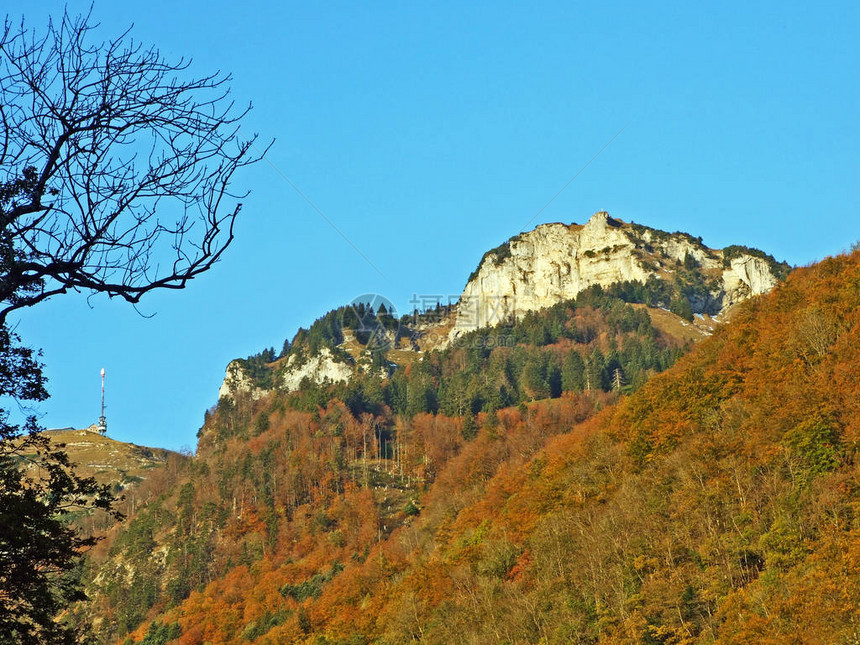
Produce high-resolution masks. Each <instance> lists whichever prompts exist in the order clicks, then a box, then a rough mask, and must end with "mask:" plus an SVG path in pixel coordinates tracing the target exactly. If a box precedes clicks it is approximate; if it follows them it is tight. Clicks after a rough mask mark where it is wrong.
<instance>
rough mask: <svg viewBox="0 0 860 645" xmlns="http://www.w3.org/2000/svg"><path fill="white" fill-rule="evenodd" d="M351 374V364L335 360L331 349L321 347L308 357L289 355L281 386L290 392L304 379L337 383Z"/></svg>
mask: <svg viewBox="0 0 860 645" xmlns="http://www.w3.org/2000/svg"><path fill="white" fill-rule="evenodd" d="M352 374H353V367H352V365H350V364H349V363H345V362H342V361H338V360H336V359H335V356H334V355H333V354H332V352H331V350H330V349H329V348H328V347H323V348H322V349H321V350H320V351H319V353H317V354H315V355H313V356H311V357H310V358H301V357H300V355H296V354H293V355H291V356H290V358H289V359H288V360H287V365H286V368H285V369H284V373H283V377H282V379H281V386H282V387H283V388H284V389H285V390H286V391H287V392H292V391H295V390H298V389H299V387H300V386H301V384H302V381H304V380H305V379H310V380H311V381H313V382H314V383H326V382H329V383H338V382H342V381H348V380H349V378H350V377H351V376H352Z"/></svg>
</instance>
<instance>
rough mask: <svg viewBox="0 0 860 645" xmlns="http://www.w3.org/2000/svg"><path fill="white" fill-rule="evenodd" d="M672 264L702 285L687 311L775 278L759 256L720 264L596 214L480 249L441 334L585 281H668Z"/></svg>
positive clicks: (714, 253)
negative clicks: (690, 270)
mask: <svg viewBox="0 0 860 645" xmlns="http://www.w3.org/2000/svg"><path fill="white" fill-rule="evenodd" d="M679 265H681V266H688V267H690V266H695V267H696V270H697V271H698V272H699V273H700V274H701V276H702V278H703V279H704V280H707V281H708V284H709V287H708V289H707V290H705V291H704V292H703V293H701V294H699V295H697V296H694V297H691V298H690V304H691V306H692V308H693V311H694V312H708V313H718V312H721V311H723V310H725V309H726V308H728V307H729V306H731V305H733V304H735V303H737V302H739V301H741V300H743V299H745V298H748V297H750V296H752V295H756V294H759V293H764V292H766V291H769V290H770V289H772V288H773V286H774V285H775V284H776V283H777V281H778V278H777V276H776V275H774V273H773V272H772V270H771V266H770V264H769V263H768V261H767V260H765V259H763V258H761V257H755V256H752V255H748V254H743V253H741V254H738V255H737V256H736V257H732V259H731V261H730V262H727V261H725V260H724V254H723V252H722V251H720V250H717V249H709V248H708V247H706V246H704V245H703V244H702V243H701V239H699V238H693V237H691V236H689V235H686V234H683V233H674V234H668V233H664V232H662V231H657V230H654V229H650V228H646V227H643V226H636V225H633V224H627V223H624V222H622V221H620V220H616V219H613V218H611V217H610V216H609V215H608V214H607V213H605V212H599V213H595V214H594V215H593V216H592V217H591V218H590V219H589V220H588V222H587V223H586V224H584V225H577V224H570V225H567V224H544V225H541V226H538V227H537V228H536V229H534V230H533V231H530V232H528V233H523V234H521V235H518V236H516V237H514V238H512V239H511V240H509V241H508V242H506V243H505V244H503V245H502V246H501V247H499V248H497V249H494V250H493V251H490V252H488V253H487V254H486V255H485V256H484V258H483V259H482V261H481V264H480V266H479V267H478V270H477V271H476V273H475V274H473V276H472V277H471V278H470V280H469V282H468V284H467V285H466V287H465V289H464V290H463V293H462V295H461V297H460V304H459V307H458V313H457V321H456V323H455V325H454V328H453V330H452V331H451V333H450V336H449V339H451V340H453V339H454V338H456V337H458V336H459V335H461V334H463V333H465V332H467V331H469V330H471V329H475V328H479V327H485V326H489V325H494V324H498V323H500V322H503V321H505V320H508V319H511V318H514V317H520V316H522V315H523V314H524V313H526V312H528V311H534V310H537V309H542V308H545V307H550V306H552V305H554V304H556V303H558V302H562V301H564V300H569V299H571V298H575V297H576V296H577V295H578V294H579V293H580V292H582V291H583V290H585V289H587V288H588V287H590V286H592V285H601V286H604V287H605V286H609V285H611V284H614V283H618V282H625V281H633V280H636V281H640V282H646V281H647V280H648V279H649V278H651V277H657V278H659V279H669V280H671V279H672V274H673V273H675V271H677V270H679V268H678V267H679ZM726 265H728V266H726Z"/></svg>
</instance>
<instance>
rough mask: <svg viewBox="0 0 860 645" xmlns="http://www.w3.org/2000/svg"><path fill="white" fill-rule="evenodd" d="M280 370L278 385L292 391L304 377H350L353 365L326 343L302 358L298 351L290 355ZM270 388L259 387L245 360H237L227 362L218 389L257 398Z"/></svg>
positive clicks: (315, 379)
mask: <svg viewBox="0 0 860 645" xmlns="http://www.w3.org/2000/svg"><path fill="white" fill-rule="evenodd" d="M277 373H278V374H279V375H280V376H279V378H278V379H276V381H275V387H277V388H279V389H282V390H284V391H286V392H293V391H295V390H298V389H299V388H300V386H301V383H302V381H304V380H305V379H310V380H311V381H312V382H314V383H325V382H330V383H336V382H340V381H347V380H349V378H350V377H351V376H352V374H353V367H352V366H351V365H349V364H348V363H344V362H342V361H338V360H337V359H336V358H335V356H334V355H333V354H332V352H331V350H329V349H328V348H327V347H324V348H322V349H321V350H320V351H319V353H317V354H315V355H313V356H311V357H310V358H305V359H301V358H299V356H298V355H296V354H294V355H292V356H290V357H289V358H288V359H287V362H286V364H285V365H283V367H282V368H280V369H278V370H277ZM267 391H269V390H267V389H265V388H261V387H259V386H258V384H257V383H255V381H254V379H252V378H251V376H249V374H248V373H247V371H246V370H245V368H244V366H243V365H242V361H239V360H234V361H230V364H229V365H227V374H226V375H225V376H224V381H223V382H222V383H221V388H220V389H219V390H218V397H219V398H228V399H233V398H235V396H236V395H237V394H242V395H247V396H250V397H251V398H252V399H254V400H257V399H259V398H260V397H262V396H264V395H265V394H266V392H267Z"/></svg>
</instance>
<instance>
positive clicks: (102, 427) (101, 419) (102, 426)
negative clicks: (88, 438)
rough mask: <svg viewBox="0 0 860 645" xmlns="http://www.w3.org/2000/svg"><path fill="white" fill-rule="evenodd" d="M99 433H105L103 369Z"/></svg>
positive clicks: (103, 373)
mask: <svg viewBox="0 0 860 645" xmlns="http://www.w3.org/2000/svg"><path fill="white" fill-rule="evenodd" d="M99 432H100V433H101V434H105V433H106V432H107V419H105V368H102V415H101V416H100V417H99Z"/></svg>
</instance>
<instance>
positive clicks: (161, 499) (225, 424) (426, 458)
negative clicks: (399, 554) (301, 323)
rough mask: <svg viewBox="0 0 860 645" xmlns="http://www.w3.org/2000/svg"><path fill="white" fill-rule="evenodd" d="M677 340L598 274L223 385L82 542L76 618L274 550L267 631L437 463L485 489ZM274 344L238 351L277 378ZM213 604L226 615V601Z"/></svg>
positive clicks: (408, 501) (264, 560) (261, 560)
mask: <svg viewBox="0 0 860 645" xmlns="http://www.w3.org/2000/svg"><path fill="white" fill-rule="evenodd" d="M663 313H665V315H669V314H668V313H666V312H663ZM335 314H338V312H333V314H328V315H326V316H325V317H323V318H322V319H320V321H318V323H315V324H314V325H313V326H312V327H311V328H310V330H308V331H306V332H299V334H297V336H296V338H295V339H293V341H292V342H291V343H288V344H286V348H287V349H286V350H285V353H286V354H287V355H288V356H289V355H295V354H297V353H300V352H303V351H307V352H310V351H311V350H312V349H317V350H318V349H319V347H321V346H329V347H331V346H332V345H330V343H331V342H332V341H333V340H337V339H338V337H337V336H336V335H335V334H336V333H343V332H341V331H340V328H339V327H338V326H336V325H335V324H333V320H342V318H341V317H340V316H338V317H337V318H335ZM320 329H322V330H333V331H331V332H330V333H328V334H326V333H322V332H321V331H320ZM346 333H349V328H348V327H347V332H346ZM327 343H328V344H329V345H327ZM335 346H336V345H335ZM685 347H688V345H686V344H682V343H681V342H680V341H678V340H677V339H675V338H673V337H671V336H668V335H666V334H665V333H663V332H660V331H658V330H657V329H656V328H655V327H654V326H653V325H652V324H651V318H650V315H649V313H648V310H647V309H646V308H644V307H638V308H635V307H634V306H632V305H630V304H628V303H625V302H624V301H622V300H621V299H620V298H619V297H618V295H617V294H610V293H606V292H604V291H603V290H602V289H599V288H597V289H592V290H590V291H589V292H588V293H586V294H583V295H582V296H581V297H580V298H578V299H577V300H576V301H570V302H566V303H562V304H560V305H558V306H556V307H554V308H552V309H549V310H546V311H543V312H536V313H534V314H530V315H528V316H527V317H526V318H525V319H524V320H522V321H520V322H518V323H513V322H512V323H510V324H509V325H506V326H502V327H497V328H493V329H485V330H480V331H476V332H474V333H473V334H472V335H470V336H469V337H467V338H464V339H462V341H461V342H459V343H458V344H457V345H456V346H455V347H450V348H448V349H446V350H444V351H436V352H429V353H426V354H424V355H423V356H421V357H416V358H415V359H414V360H413V361H411V362H409V363H407V364H406V365H405V366H396V365H395V364H393V363H389V362H388V361H387V360H385V357H386V354H385V353H384V352H381V354H382V359H374V361H375V363H376V364H377V365H390V367H389V371H388V376H387V377H384V376H383V374H384V373H382V374H381V373H380V372H379V371H378V370H376V371H372V370H369V371H367V372H365V373H362V372H357V373H356V375H355V376H354V377H353V378H352V379H350V381H349V382H348V383H345V384H310V383H306V384H305V385H306V387H304V388H303V389H302V390H301V391H299V392H283V391H279V390H277V389H273V390H272V391H271V392H270V393H269V394H268V395H267V396H265V397H263V398H261V399H259V400H255V399H254V398H253V397H251V396H242V395H236V396H234V397H231V398H224V399H222V400H221V401H220V403H219V405H218V406H216V407H215V408H214V409H213V410H211V411H209V412H208V413H207V415H206V422H205V423H204V426H203V428H201V431H200V445H199V448H198V454H197V456H196V458H195V459H193V460H192V461H191V462H189V463H188V464H185V465H184V466H183V465H182V464H179V466H180V467H179V468H174V469H171V471H170V472H169V473H167V474H166V475H165V476H168V475H169V477H168V479H169V481H165V480H164V479H160V480H159V481H158V482H153V483H148V482H147V483H144V484H143V485H142V487H141V489H140V490H139V491H138V492H137V494H136V499H139V500H145V501H147V502H148V503H146V504H145V505H144V506H142V507H141V508H140V509H138V510H136V512H134V513H133V514H132V517H131V518H130V520H129V521H127V522H126V523H124V524H123V525H122V526H120V527H117V528H116V529H115V530H114V531H113V532H112V533H111V534H110V535H109V537H108V539H107V540H106V541H105V542H104V543H103V544H102V545H100V547H99V550H98V551H97V552H96V553H94V554H93V555H92V557H91V558H90V560H89V566H90V569H89V570H88V571H87V572H85V574H84V575H85V578H86V579H87V580H88V581H89V586H90V589H91V591H92V592H93V593H94V595H95V598H96V601H95V602H94V603H93V604H92V605H90V606H89V607H80V608H79V609H80V618H81V619H82V620H85V621H87V622H88V623H89V622H92V623H93V624H94V625H95V626H96V628H97V631H98V632H99V633H100V635H101V638H102V640H103V642H111V641H112V639H115V638H117V637H120V638H121V637H123V636H124V635H125V634H127V633H129V632H130V631H133V630H135V629H136V628H137V627H138V626H139V625H140V624H141V622H142V621H146V620H147V619H148V618H150V617H151V616H152V615H153V614H154V613H156V614H157V613H158V612H160V611H164V610H165V609H169V608H170V607H172V606H175V605H180V606H181V604H182V603H183V602H185V603H187V602H192V601H193V598H194V596H193V594H192V592H193V591H198V592H199V591H203V590H204V589H207V588H208V587H207V585H209V583H213V582H214V583H215V584H216V585H217V584H220V583H219V582H215V581H218V580H223V579H225V576H226V577H228V578H229V577H230V576H235V575H237V574H238V573H239V572H240V571H246V570H247V569H248V568H256V567H259V566H268V567H271V569H272V571H271V575H272V576H273V578H272V582H271V584H274V585H275V587H273V589H274V590H275V592H277V594H278V595H277V599H279V600H277V599H276V600H277V602H275V601H274V600H273V601H271V602H269V603H268V604H271V605H272V606H273V607H278V609H277V611H274V610H273V611H270V612H269V613H270V614H271V615H269V614H266V613H265V611H263V614H261V616H259V617H257V618H259V619H260V620H262V621H263V622H262V623H261V622H260V620H257V618H255V620H254V621H253V622H254V625H256V627H249V628H248V629H250V631H249V632H248V633H249V634H254V633H257V632H259V633H260V634H262V633H264V632H266V631H268V629H269V628H270V627H272V626H276V625H278V624H280V623H286V622H288V621H287V618H290V617H293V618H295V617H294V616H293V614H294V613H295V611H297V609H298V608H299V606H300V605H301V603H302V602H304V601H305V600H307V599H308V598H310V597H315V596H317V595H318V594H319V593H320V591H321V590H322V588H323V587H324V586H325V585H326V584H327V583H328V582H329V581H330V580H331V579H333V578H334V577H335V576H336V575H337V574H339V573H340V572H341V569H344V568H345V567H347V565H348V564H350V563H352V564H356V563H360V562H364V561H365V559H366V558H367V557H368V555H369V553H370V550H371V549H372V548H373V547H374V546H375V545H377V544H378V543H380V541H382V540H384V539H385V538H386V537H387V536H389V535H390V534H391V533H392V532H393V531H395V529H397V528H398V527H401V526H405V525H409V524H412V523H414V522H415V521H416V517H417V516H420V515H422V514H423V513H424V511H423V510H422V509H424V508H425V505H426V504H427V501H426V499H429V498H428V495H430V494H431V493H432V491H433V490H434V489H435V488H437V487H439V484H437V482H438V480H439V479H440V478H443V479H445V478H447V480H449V481H450V480H451V478H454V479H457V478H460V477H463V479H462V481H460V482H459V483H458V484H457V485H456V486H454V484H453V483H451V484H449V485H448V487H449V488H451V487H452V486H454V487H455V488H457V490H456V495H459V496H463V499H471V498H472V497H475V496H478V495H480V494H481V493H482V492H483V490H484V485H485V483H486V481H487V480H488V479H489V478H490V477H491V476H492V475H493V474H494V473H495V472H496V470H497V469H498V468H499V466H500V465H501V464H504V463H508V464H513V463H520V462H523V461H524V460H525V459H527V458H528V457H529V456H530V455H532V454H533V453H534V452H535V451H536V450H538V449H540V447H541V446H543V444H544V442H545V441H546V439H547V438H548V437H549V436H551V435H553V434H558V433H560V432H564V431H567V430H569V429H570V428H571V427H573V425H575V424H576V423H578V422H580V421H582V420H584V419H585V418H587V417H588V416H590V415H592V414H593V413H594V412H595V411H596V410H597V409H599V408H600V407H601V406H603V405H606V404H607V403H608V402H610V401H612V400H614V399H616V398H617V397H618V396H619V395H620V394H621V393H622V392H627V391H632V390H634V389H636V388H637V387H640V386H641V384H642V383H644V382H645V381H646V380H647V378H648V376H649V375H651V374H654V373H656V372H659V371H661V370H663V369H665V368H666V367H668V366H669V365H671V364H672V363H673V362H674V361H675V360H676V359H677V357H678V356H679V355H680V354H681V353H682V352H683V351H684V348H685ZM272 354H273V353H272V352H264V353H263V354H261V355H259V356H258V357H251V358H250V359H248V363H249V364H250V365H249V369H248V370H247V371H248V373H251V374H254V375H259V376H258V378H261V379H264V378H271V376H270V375H271V374H272V373H273V371H274V370H273V369H272V368H270V367H267V365H269V363H268V362H267V360H268V361H270V360H271V359H272V358H273V356H272ZM275 369H276V368H275ZM553 399H554V400H553ZM535 400H544V401H543V402H542V403H541V404H540V405H536V404H534V403H532V402H533V401H535ZM512 405H513V406H515V407H510V406H512ZM516 406H518V407H516ZM443 487H444V486H443ZM287 563H289V565H288V564H287ZM285 585H287V586H285ZM289 585H297V586H298V587H297V588H301V590H300V591H296V592H295V593H292V592H290V591H289V588H290V587H289ZM285 590H286V591H285ZM189 594H192V597H191V599H188V600H186V599H187V598H188V596H189ZM308 594H309V595H308ZM273 602H274V604H272V603H273ZM278 603H280V604H278ZM273 612H274V613H273ZM266 616H268V617H266ZM211 618H212V620H213V621H214V623H213V624H214V625H216V626H217V625H221V617H220V613H217V612H216V613H213V614H212V616H211ZM267 621H268V622H267ZM148 624H149V623H148V622H144V625H148ZM248 624H250V623H248ZM246 627H247V624H246V623H244V622H243V628H242V630H243V633H244V629H245V628H246ZM221 628H222V627H215V628H214V629H216V631H217V630H220V629H221ZM223 628H224V629H228V627H227V626H226V625H225V626H224V627H223ZM189 637H190V636H189ZM153 638H154V637H153ZM159 638H161V637H160V636H159ZM207 638H208V637H207ZM156 642H160V641H156Z"/></svg>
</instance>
